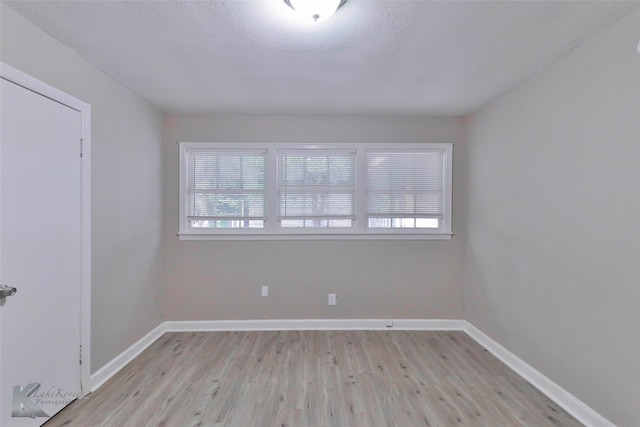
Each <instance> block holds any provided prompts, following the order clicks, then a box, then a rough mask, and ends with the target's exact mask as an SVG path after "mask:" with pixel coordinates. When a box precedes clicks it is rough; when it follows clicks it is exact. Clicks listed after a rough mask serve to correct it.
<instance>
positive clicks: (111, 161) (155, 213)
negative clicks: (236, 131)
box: [0, 3, 164, 372]
mask: <svg viewBox="0 0 640 427" xmlns="http://www.w3.org/2000/svg"><path fill="white" fill-rule="evenodd" d="M0 14H1V27H0V28H1V39H2V42H1V43H2V44H1V47H0V59H1V60H2V61H3V62H5V63H7V64H9V65H11V66H13V67H15V68H18V69H19V70H21V71H24V72H26V73H28V74H31V75H32V76H34V77H36V78H38V79H40V80H42V81H44V82H45V83H48V84H50V85H52V86H54V87H56V88H58V89H60V90H62V91H65V92H67V93H69V94H70V95H73V96H75V97H76V98H79V99H81V100H83V101H85V102H87V103H89V104H91V108H92V144H93V145H92V164H91V168H92V254H91V256H92V290H91V292H92V322H91V323H92V324H91V336H92V342H91V347H92V348H91V350H92V354H91V355H92V357H91V370H92V372H95V371H96V370H97V369H99V368H100V367H102V366H103V365H104V364H105V363H107V362H108V361H110V360H111V359H112V358H113V357H114V356H116V355H117V354H119V353H120V352H122V351H123V350H125V349H126V348H127V347H129V346H130V345H131V344H132V343H134V342H135V341H137V340H138V339H139V338H141V337H142V336H144V335H145V334H146V333H147V332H149V330H151V329H152V328H154V327H155V326H157V325H158V324H159V323H160V322H161V321H162V320H163V312H162V301H163V297H162V296H163V292H164V286H163V268H162V253H161V235H162V225H161V224H162V203H161V197H162V191H161V172H162V169H161V165H162V160H161V155H162V150H161V141H162V116H161V114H160V113H159V112H157V111H156V110H155V109H154V108H153V107H152V106H151V105H150V104H149V103H148V102H146V101H144V100H143V99H141V98H140V97H138V96H137V95H135V94H134V93H133V92H131V91H130V90H128V89H127V88H125V87H123V86H122V85H120V84H119V83H117V82H116V81H114V80H113V79H111V78H110V77H108V76H107V75H105V74H104V73H102V72H101V71H98V70H97V69H96V68H95V67H93V66H92V65H90V64H89V63H87V62H86V61H85V60H84V59H82V58H81V57H80V56H78V55H77V54H76V53H75V52H73V51H72V50H70V49H69V48H67V47H65V46H64V45H62V44H61V43H59V42H58V41H56V40H54V39H53V38H51V37H50V36H49V35H47V34H46V33H44V32H43V31H42V30H40V29H39V28H37V27H36V26H35V25H33V24H32V23H30V22H28V21H26V20H25V19H24V18H22V17H21V16H20V15H18V14H17V13H16V12H15V11H13V9H11V8H10V7H9V6H7V5H6V4H4V3H1V4H0Z"/></svg>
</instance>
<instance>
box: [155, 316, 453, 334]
mask: <svg viewBox="0 0 640 427" xmlns="http://www.w3.org/2000/svg"><path fill="white" fill-rule="evenodd" d="M389 320H391V321H392V322H393V326H392V327H387V326H386V324H387V322H388V321H389ZM165 325H166V331H167V332H186V331H305V330H354V331H355V330H383V329H397V330H407V331H409V330H416V331H448V330H454V331H459V330H462V328H463V326H464V321H463V320H458V319H282V320H203V321H168V322H165Z"/></svg>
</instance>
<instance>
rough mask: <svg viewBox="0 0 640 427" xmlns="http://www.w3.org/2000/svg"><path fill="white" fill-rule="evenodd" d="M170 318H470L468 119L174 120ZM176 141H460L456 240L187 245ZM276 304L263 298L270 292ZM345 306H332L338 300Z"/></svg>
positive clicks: (168, 199) (168, 233) (169, 167)
mask: <svg viewBox="0 0 640 427" xmlns="http://www.w3.org/2000/svg"><path fill="white" fill-rule="evenodd" d="M165 136H166V139H165V150H164V158H165V164H164V169H165V174H164V178H165V180H164V189H165V198H164V201H165V206H164V211H165V213H166V221H165V238H166V247H165V250H166V279H167V283H166V285H167V293H166V298H167V300H166V307H167V319H169V320H210V319H296V318H298V319H299V318H329V319H334V318H381V319H384V318H441V319H459V318H462V314H463V313H462V281H463V271H462V268H461V266H462V257H463V252H464V239H463V236H464V224H463V222H464V221H463V214H464V208H463V206H462V203H463V200H464V195H463V192H462V191H461V190H460V189H462V188H463V185H464V183H463V180H462V178H463V174H462V172H463V170H464V156H465V152H464V151H465V144H464V139H463V132H462V123H461V120H460V119H453V118H429V119H427V118H421V117H404V118H376V117H369V118H360V117H268V116H223V117H220V116H217V117H214V116H168V117H166V118H165ZM176 141H221V142H226V141H229V142H243V141H245V142H246V141H266V142H280V141H281V142H352V141H356V142H420V141H429V142H455V143H456V146H455V149H454V188H455V189H457V190H456V191H455V193H454V199H453V212H454V218H453V229H454V233H455V236H453V239H452V240H450V241H402V240H395V241H389V240H387V241H364V240H360V241H353V240H341V241H205V242H203V241H197V242H195V241H179V240H178V238H177V237H176V233H177V231H178V146H177V145H176ZM261 284H266V285H269V286H270V296H269V297H267V298H263V297H260V285H261ZM330 292H331V293H337V294H338V305H336V306H335V307H329V306H328V305H327V294H328V293H330Z"/></svg>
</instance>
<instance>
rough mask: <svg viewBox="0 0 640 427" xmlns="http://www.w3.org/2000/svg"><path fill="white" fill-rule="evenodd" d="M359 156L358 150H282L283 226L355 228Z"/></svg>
mask: <svg viewBox="0 0 640 427" xmlns="http://www.w3.org/2000/svg"><path fill="white" fill-rule="evenodd" d="M355 153H356V152H355V150H321V149H297V150H278V199H279V221H280V226H281V227H284V228H287V227H308V228H320V227H329V228H348V227H352V226H353V221H354V218H355Z"/></svg>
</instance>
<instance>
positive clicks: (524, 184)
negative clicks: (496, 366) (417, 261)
mask: <svg viewBox="0 0 640 427" xmlns="http://www.w3.org/2000/svg"><path fill="white" fill-rule="evenodd" d="M638 40H640V11H636V12H634V13H633V14H631V15H629V16H627V17H625V18H623V19H622V20H621V21H620V22H618V23H616V24H614V25H613V26H611V27H609V28H607V29H605V30H604V31H602V32H601V33H599V34H597V35H595V36H594V37H592V38H591V39H590V40H588V41H587V42H586V43H584V44H583V45H581V46H579V47H578V48H576V49H575V50H573V51H572V52H570V53H569V54H567V55H565V56H563V57H562V58H561V59H559V60H557V61H555V62H554V63H553V64H552V65H550V66H548V67H546V68H545V69H543V70H541V71H540V72H538V73H536V74H535V75H534V76H532V77H531V78H529V79H528V80H527V81H525V82H524V83H522V84H520V85H519V86H518V87H516V88H515V89H513V90H511V91H509V92H508V93H506V94H504V95H503V96H502V97H500V98H498V99H497V100H495V101H494V102H492V103H490V104H489V105H487V106H485V107H484V108H482V109H481V110H480V111H479V112H477V113H476V114H474V115H473V116H472V117H470V118H469V120H468V148H469V152H468V177H467V185H468V188H467V194H468V202H467V243H466V257H465V261H466V273H465V274H466V276H465V278H466V279H465V280H466V285H465V318H466V319H467V320H469V321H470V322H471V323H473V324H474V325H475V326H477V327H478V328H480V329H481V330H483V331H484V332H485V333H487V334H488V335H489V336H491V337H492V338H493V339H495V340H496V341H498V342H499V343H500V344H502V345H503V346H505V347H506V348H508V349H509V350H510V351H512V352H513V353H515V354H516V355H517V356H519V357H520V358H522V359H523V360H525V361H526V362H528V363H529V364H531V365H532V366H533V367H535V368H536V369H538V370H539V371H541V372H542V373H543V374H545V375H546V376H548V377H549V378H550V379H551V380H553V381H554V382H556V383H557V384H559V385H560V386H561V387H563V388H564V389H566V390H567V391H569V392H570V393H572V394H573V395H575V396H576V397H578V398H579V399H581V400H583V401H584V402H585V403H586V404H588V405H589V406H591V407H592V408H593V409H595V410H596V411H598V412H600V413H601V414H602V415H603V416H605V417H606V418H608V419H609V420H611V421H612V422H614V423H616V424H617V425H620V426H628V427H631V426H639V425H640V410H639V409H638V408H639V406H638V402H640V369H639V367H638V361H639V360H640V356H639V355H640V337H639V335H638V331H639V330H640V163H639V161H640V56H639V55H638V53H637V52H636V45H637V44H638Z"/></svg>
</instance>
